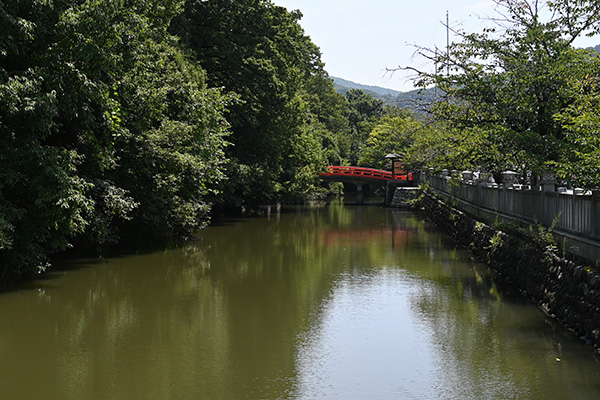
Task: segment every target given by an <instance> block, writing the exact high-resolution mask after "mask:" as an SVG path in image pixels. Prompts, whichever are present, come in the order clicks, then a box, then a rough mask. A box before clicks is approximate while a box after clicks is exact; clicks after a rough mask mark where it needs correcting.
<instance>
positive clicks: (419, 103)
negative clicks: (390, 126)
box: [331, 76, 435, 111]
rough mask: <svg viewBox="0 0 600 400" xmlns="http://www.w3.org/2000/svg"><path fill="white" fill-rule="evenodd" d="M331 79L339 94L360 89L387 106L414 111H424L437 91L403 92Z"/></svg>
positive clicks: (335, 78)
mask: <svg viewBox="0 0 600 400" xmlns="http://www.w3.org/2000/svg"><path fill="white" fill-rule="evenodd" d="M331 79H333V87H334V88H335V90H336V91H337V92H338V93H342V94H344V95H345V94H346V92H348V90H349V89H360V90H362V91H363V92H365V93H367V94H370V95H371V96H373V97H375V98H376V99H381V100H383V101H384V103H385V104H389V105H395V106H398V107H400V108H409V109H411V110H413V111H424V110H425V109H426V106H427V105H428V104H430V103H431V102H432V100H433V98H434V96H435V89H425V90H421V89H416V90H410V91H408V92H401V91H399V90H393V89H388V88H383V87H380V86H369V85H363V84H360V83H356V82H352V81H349V80H346V79H342V78H338V77H335V76H332V77H331Z"/></svg>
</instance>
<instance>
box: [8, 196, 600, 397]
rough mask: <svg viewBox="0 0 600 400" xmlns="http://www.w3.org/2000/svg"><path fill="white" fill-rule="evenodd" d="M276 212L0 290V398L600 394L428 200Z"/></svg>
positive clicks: (558, 338)
mask: <svg viewBox="0 0 600 400" xmlns="http://www.w3.org/2000/svg"><path fill="white" fill-rule="evenodd" d="M273 211H274V212H273V213H272V214H270V215H269V216H267V215H264V216H260V217H253V218H244V219H228V220H222V221H220V222H219V223H217V224H215V225H213V226H211V227H209V228H208V229H206V230H204V231H203V232H200V233H199V235H198V238H197V240H196V241H194V242H191V243H188V244H186V245H183V246H179V247H174V248H169V249H160V250H156V251H146V252H142V253H140V254H127V255H122V256H119V257H113V258H104V259H78V260H69V261H68V262H64V263H62V264H61V265H60V266H59V268H58V269H57V270H56V271H55V272H52V273H50V274H48V275H46V276H44V277H43V279H40V280H37V281H34V282H31V283H30V284H27V285H26V286H25V287H23V288H21V289H19V290H13V291H10V292H5V293H2V294H0V321H1V322H0V323H1V326H0V398H3V399H11V400H20V399H27V400H30V399H44V400H54V399H57V400H59V399H60V400H67V399H77V400H80V399H99V400H100V399H112V400H117V399H127V400H130V399H144V400H152V399H157V400H158V399H160V400H165V399H178V400H186V399H540V400H541V399H598V398H600V361H599V358H598V356H597V355H596V354H595V353H594V352H593V350H592V349H591V348H590V347H588V346H586V345H585V344H583V343H582V342H581V341H580V340H579V339H577V338H575V337H574V335H572V334H571V333H570V332H568V331H566V330H565V329H564V328H563V327H561V326H560V325H558V324H557V323H556V322H555V321H553V320H551V319H549V318H548V317H547V316H546V315H545V314H544V313H543V312H541V311H540V310H539V309H537V308H536V307H535V306H534V305H533V304H532V303H530V301H529V300H528V299H526V298H524V297H522V296H521V295H520V294H519V293H518V292H514V291H513V290H512V289H511V288H510V287H507V286H506V285H504V284H502V283H501V282H499V281H498V280H497V279H496V278H495V277H494V276H493V274H492V273H490V271H489V270H488V268H487V267H486V265H484V264H482V263H479V262H477V261H474V260H473V259H472V257H471V255H470V254H469V253H468V252H466V251H465V250H463V249H462V248H458V247H456V246H455V245H454V244H453V242H452V240H451V239H450V238H449V237H448V236H446V235H445V234H443V233H441V232H440V231H439V230H438V229H437V228H436V227H435V226H433V225H432V224H431V223H429V222H428V221H426V220H424V219H423V218H422V217H421V216H419V215H418V214H414V213H410V212H403V211H397V210H391V209H385V208H383V207H381V206H380V205H379V204H378V203H374V204H370V205H364V206H357V205H352V204H346V205H345V204H344V202H343V201H336V202H333V203H331V204H327V205H321V206H313V207H290V208H284V209H282V210H281V212H280V213H277V212H275V210H274V209H273Z"/></svg>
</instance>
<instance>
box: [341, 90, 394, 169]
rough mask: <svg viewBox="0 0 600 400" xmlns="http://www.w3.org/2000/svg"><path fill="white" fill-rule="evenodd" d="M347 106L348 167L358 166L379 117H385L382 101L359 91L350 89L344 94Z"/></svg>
mask: <svg viewBox="0 0 600 400" xmlns="http://www.w3.org/2000/svg"><path fill="white" fill-rule="evenodd" d="M346 99H347V101H348V104H349V108H348V114H347V118H348V123H349V124H350V129H351V132H350V157H349V162H350V165H358V162H359V158H360V156H361V151H362V148H363V146H364V144H365V143H366V141H367V138H368V137H369V133H370V132H371V130H372V129H373V128H374V127H375V125H376V123H377V122H378V121H379V119H380V118H381V117H383V116H384V115H385V108H384V105H383V100H379V99H376V98H374V97H373V96H371V95H369V94H367V93H365V92H364V91H362V90H360V89H350V90H348V92H347V93H346Z"/></svg>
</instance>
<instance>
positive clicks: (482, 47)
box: [417, 0, 600, 175]
mask: <svg viewBox="0 0 600 400" xmlns="http://www.w3.org/2000/svg"><path fill="white" fill-rule="evenodd" d="M496 4H497V6H498V10H499V12H500V14H499V15H500V17H499V18H498V19H496V23H497V25H496V26H495V27H489V28H486V29H485V30H484V31H483V32H482V33H460V32H455V33H456V34H457V35H459V37H460V39H461V41H460V42H456V43H453V44H451V45H450V46H449V48H448V50H447V52H446V51H436V50H428V49H423V48H422V49H420V50H419V52H420V54H422V55H423V56H425V57H427V58H429V59H430V60H432V61H433V62H435V63H436V64H437V65H438V67H439V68H438V69H437V71H438V72H434V73H427V72H424V71H419V78H418V82H417V83H418V84H419V85H421V86H427V85H436V86H438V88H439V89H440V90H441V92H442V93H444V99H443V101H441V102H439V103H437V104H436V106H435V109H434V111H435V113H436V115H437V117H438V118H439V119H444V120H448V121H451V123H452V124H453V126H454V127H456V128H459V129H470V128H476V129H477V130H479V131H481V132H482V133H483V136H482V139H484V140H485V141H486V142H487V145H489V146H490V147H491V146H495V147H496V148H497V150H498V151H500V152H502V154H503V155H505V157H501V158H500V159H496V160H493V159H490V158H489V153H485V154H482V157H481V159H479V160H477V159H476V158H473V162H475V163H478V164H479V165H482V164H488V165H490V164H491V161H496V162H498V163H497V164H496V165H490V167H491V168H493V169H494V170H496V171H500V170H503V169H506V168H511V169H512V168H516V169H518V170H521V171H522V172H523V174H524V175H525V173H526V171H528V170H529V171H534V172H538V173H539V172H541V171H542V170H544V169H546V168H547V167H548V165H549V164H548V163H552V162H555V161H557V160H558V159H560V158H561V157H562V154H563V153H564V152H565V151H567V150H568V146H565V142H564V139H565V130H564V127H563V126H562V125H561V124H560V123H559V122H558V121H557V120H556V119H555V115H557V113H560V112H561V111H562V110H564V109H565V108H566V107H568V106H569V105H570V104H572V102H573V100H574V98H573V96H572V92H571V91H570V89H569V81H570V80H572V79H583V78H584V77H585V76H586V74H587V73H588V72H589V71H588V72H586V68H585V66H584V65H583V64H582V63H580V62H578V59H579V58H580V55H579V51H577V50H575V49H573V47H572V44H573V41H574V40H575V39H576V38H577V37H579V36H580V35H582V34H586V33H594V32H595V31H596V30H597V22H598V20H599V18H600V9H599V8H598V7H597V6H596V5H595V4H596V3H595V2H590V1H580V0H561V1H552V2H547V7H548V11H549V14H550V18H549V19H548V20H547V21H544V20H543V18H542V6H541V4H540V3H538V1H516V0H496ZM447 70H449V71H450V73H449V74H446V71H447ZM484 147H485V146H484ZM475 166H477V164H475Z"/></svg>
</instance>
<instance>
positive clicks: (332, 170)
mask: <svg viewBox="0 0 600 400" xmlns="http://www.w3.org/2000/svg"><path fill="white" fill-rule="evenodd" d="M320 175H321V176H343V177H357V178H367V179H376V180H382V181H391V180H395V181H412V180H413V176H412V175H413V174H412V173H411V172H409V173H406V174H401V175H396V176H393V175H392V173H391V172H389V171H383V170H380V169H373V168H362V167H342V166H329V167H327V172H324V173H322V174H320Z"/></svg>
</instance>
